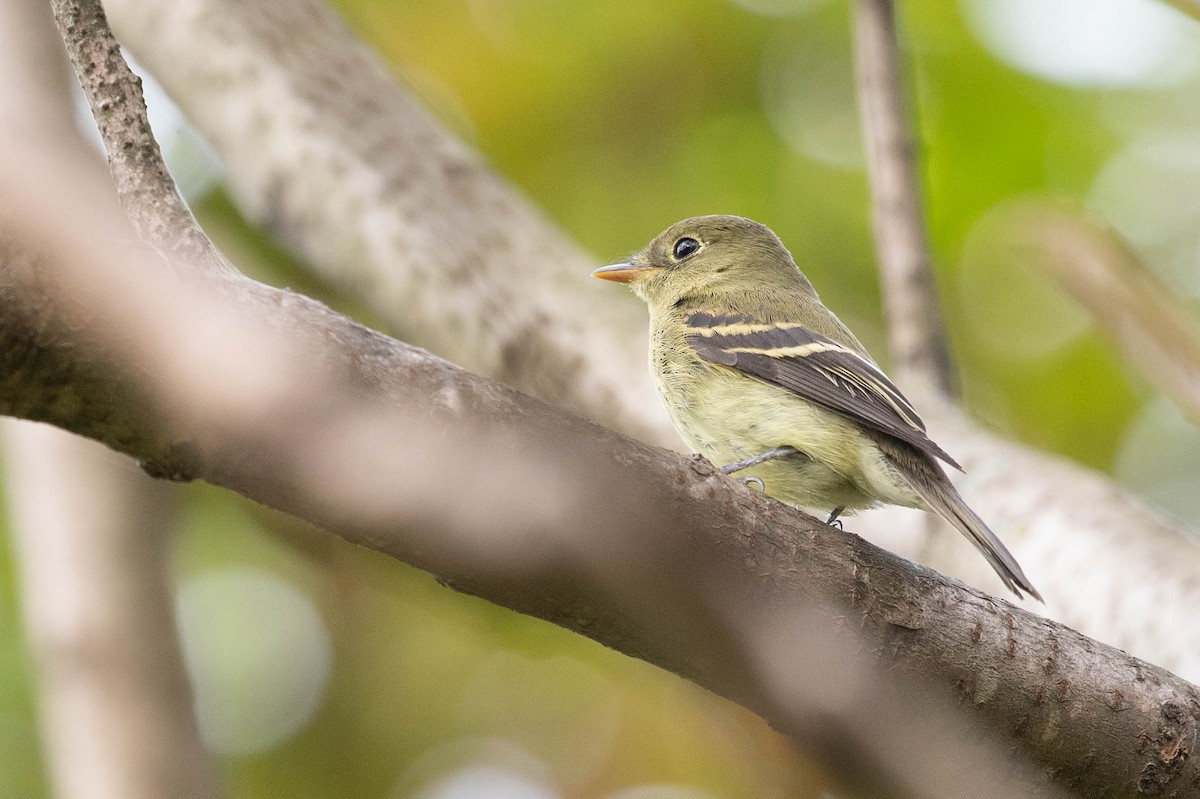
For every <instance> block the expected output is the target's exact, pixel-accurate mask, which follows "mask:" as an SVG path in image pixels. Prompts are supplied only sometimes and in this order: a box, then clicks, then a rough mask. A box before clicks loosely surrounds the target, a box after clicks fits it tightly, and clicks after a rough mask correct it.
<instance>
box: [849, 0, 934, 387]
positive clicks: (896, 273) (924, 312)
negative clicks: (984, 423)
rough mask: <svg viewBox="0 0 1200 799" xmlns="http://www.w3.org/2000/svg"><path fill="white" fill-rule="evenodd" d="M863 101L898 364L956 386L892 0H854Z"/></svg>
mask: <svg viewBox="0 0 1200 799" xmlns="http://www.w3.org/2000/svg"><path fill="white" fill-rule="evenodd" d="M854 7H855V13H854V30H855V36H854V40H855V50H856V56H857V58H856V61H857V79H858V102H859V109H860V115H861V117H862V125H863V135H864V137H865V139H866V142H865V143H866V149H867V170H868V174H869V175H870V178H871V219H872V223H873V226H874V230H875V249H876V253H877V255H878V258H879V270H880V278H881V280H882V282H883V297H884V306H885V308H886V311H887V323H888V340H889V342H890V344H891V352H892V368H893V369H894V371H895V373H896V375H897V377H898V378H899V379H900V380H901V381H907V380H913V379H919V380H923V381H926V382H929V383H931V384H932V385H933V386H934V387H935V388H936V389H938V390H939V391H941V392H942V393H943V394H946V395H947V396H953V395H954V394H956V393H957V391H956V387H955V381H954V374H953V368H952V366H951V362H950V355H949V350H948V348H947V345H946V330H945V325H944V323H943V321H942V313H941V309H940V306H939V304H938V297H937V288H936V286H935V285H934V280H933V270H932V257H931V255H930V251H929V242H928V240H927V235H926V231H925V220H924V215H923V212H922V204H921V190H920V187H919V182H918V180H917V168H916V156H915V153H914V146H913V141H912V134H911V132H910V129H909V124H908V120H907V114H906V113H905V101H904V92H903V89H902V86H901V80H900V56H899V53H898V46H897V42H896V20H895V13H894V9H893V1H892V0H855V4H854Z"/></svg>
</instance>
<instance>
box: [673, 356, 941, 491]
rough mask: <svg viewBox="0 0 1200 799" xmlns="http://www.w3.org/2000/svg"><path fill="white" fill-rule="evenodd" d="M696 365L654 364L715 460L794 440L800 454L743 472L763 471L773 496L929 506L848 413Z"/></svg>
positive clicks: (679, 421)
mask: <svg viewBox="0 0 1200 799" xmlns="http://www.w3.org/2000/svg"><path fill="white" fill-rule="evenodd" d="M676 365H677V367H678V364H676ZM690 367H691V368H683V369H680V368H674V369H672V368H669V367H665V366H664V361H663V360H662V359H655V361H654V362H653V363H652V368H651V370H652V372H653V374H654V377H655V380H656V382H657V384H658V388H659V392H660V393H661V394H662V396H663V401H664V403H665V404H666V406H667V411H668V413H669V414H670V416H671V419H672V421H673V422H674V424H675V427H676V429H678V430H679V433H680V435H681V436H682V437H683V439H684V440H685V441H686V442H687V443H688V445H689V446H691V447H692V448H693V449H695V450H696V451H698V452H700V453H701V454H703V455H704V456H705V457H707V458H708V459H709V460H711V461H712V462H713V463H714V464H716V465H718V466H725V465H727V464H730V463H734V462H736V461H740V460H743V459H745V458H749V457H752V456H754V455H758V454H760V453H763V452H766V451H768V450H771V449H774V448H776V447H780V446H785V445H786V446H791V447H794V448H796V449H797V450H799V451H800V452H799V454H796V455H792V456H788V457H785V458H781V459H778V460H772V461H767V462H765V463H762V464H759V465H757V466H753V467H750V468H748V469H745V470H743V471H740V472H738V473H737V476H739V477H758V478H759V479H761V480H762V481H763V484H764V486H765V490H766V493H767V494H768V495H769V496H772V497H775V498H776V499H779V500H781V501H783V502H786V503H788V504H790V505H798V506H801V507H806V508H812V509H815V510H822V511H829V510H832V509H833V508H838V507H844V508H846V509H847V510H848V511H852V510H856V509H862V508H868V507H871V506H873V505H876V504H879V503H881V502H883V503H887V504H893V505H907V506H910V507H922V506H923V503H922V502H921V500H920V499H919V498H918V497H917V496H916V494H915V493H914V492H913V491H912V490H911V489H910V488H909V487H908V484H907V483H906V482H905V481H904V479H903V478H902V477H901V476H900V475H899V474H898V473H897V472H896V471H895V469H894V468H893V467H892V466H891V465H890V464H888V463H887V462H886V460H885V459H884V457H883V455H882V453H881V452H880V451H879V448H878V447H877V446H876V445H875V443H874V442H873V441H872V440H871V439H870V438H868V437H866V436H864V435H863V434H862V433H861V432H860V429H859V427H858V426H857V425H856V424H855V423H853V422H851V421H850V420H848V419H846V418H845V417H843V416H841V415H839V414H836V413H833V412H832V411H829V410H826V409H824V408H822V407H820V406H818V405H815V404H813V403H811V402H809V401H807V400H805V399H804V398H802V397H799V396H797V395H796V394H794V393H792V392H790V391H787V390H786V389H782V388H779V387H777V386H773V385H771V384H769V383H765V382H762V381H759V380H756V379H754V378H751V377H748V376H746V375H744V374H742V373H740V372H736V371H734V370H733V369H730V368H727V367H724V366H717V365H711V364H707V363H704V362H702V361H699V360H698V359H697V360H695V361H692V362H691V363H690ZM718 431H719V432H718Z"/></svg>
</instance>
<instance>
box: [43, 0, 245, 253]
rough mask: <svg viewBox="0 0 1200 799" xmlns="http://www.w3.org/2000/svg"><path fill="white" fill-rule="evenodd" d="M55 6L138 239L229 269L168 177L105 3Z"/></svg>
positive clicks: (62, 0)
mask: <svg viewBox="0 0 1200 799" xmlns="http://www.w3.org/2000/svg"><path fill="white" fill-rule="evenodd" d="M50 5H51V8H52V9H53V11H54V19H55V21H56V22H57V23H58V29H59V33H60V35H61V36H62V40H63V43H64V44H65V45H66V48H67V55H68V56H69V57H70V59H71V64H72V66H74V67H75V73H76V75H77V76H78V78H79V83H80V85H81V86H82V87H83V93H84V95H85V96H86V97H87V100H88V105H89V106H90V107H91V109H92V117H93V118H94V119H95V120H96V125H97V127H98V128H99V130H100V138H101V140H102V141H103V142H104V149H105V151H106V152H107V153H108V164H109V169H110V171H111V172H112V176H113V181H114V182H115V183H116V186H117V194H118V196H119V197H120V198H121V205H122V206H123V207H124V208H125V213H126V214H128V215H129V219H130V221H132V222H133V225H134V227H135V228H136V229H137V232H138V236H139V237H140V238H141V239H142V240H143V241H145V242H147V243H149V244H151V245H153V246H154V247H156V248H157V249H159V250H162V251H164V252H168V253H175V254H177V255H178V256H179V257H180V258H182V259H183V260H186V261H190V262H192V263H194V264H196V265H197V266H202V265H203V266H211V267H215V268H229V267H228V264H227V262H226V261H225V259H224V257H223V256H222V255H221V254H220V253H219V252H218V251H217V249H216V248H215V247H213V245H212V242H211V241H209V239H208V237H207V236H205V235H204V232H203V231H202V230H201V229H200V226H199V224H198V223H197V222H196V218H195V217H194V216H193V215H192V212H191V209H189V208H188V207H187V204H186V203H185V202H184V201H183V198H182V197H181V196H180V194H179V191H178V190H177V189H176V187H175V182H174V181H173V180H172V178H171V175H170V173H169V172H168V171H167V165H166V162H165V161H163V157H162V153H161V152H160V150H159V147H158V141H157V140H155V138H154V133H153V131H151V129H150V119H149V117H148V116H147V115H146V101H145V98H144V97H143V95H142V81H141V79H140V78H139V77H138V76H137V75H134V74H133V71H132V70H130V69H129V65H128V64H127V63H126V62H125V58H124V56H122V54H121V45H119V44H118V43H117V40H116V38H115V37H114V36H113V34H112V30H111V29H110V28H109V27H108V21H107V19H106V17H105V15H104V8H103V6H101V5H100V2H99V0H52V2H51V4H50Z"/></svg>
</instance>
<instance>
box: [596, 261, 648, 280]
mask: <svg viewBox="0 0 1200 799" xmlns="http://www.w3.org/2000/svg"><path fill="white" fill-rule="evenodd" d="M652 268H653V267H649V266H638V265H637V264H632V263H631V264H612V265H611V266H602V267H600V268H599V269H597V270H596V271H595V272H592V277H598V278H600V279H601V280H612V281H614V282H616V283H632V282H633V281H635V280H637V279H638V278H639V277H640V276H641V275H642V274H643V273H645V272H647V271H649V270H650V269H652Z"/></svg>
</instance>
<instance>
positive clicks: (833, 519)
mask: <svg viewBox="0 0 1200 799" xmlns="http://www.w3.org/2000/svg"><path fill="white" fill-rule="evenodd" d="M845 509H846V508H845V506H842V507H840V508H834V509H833V512H832V513H830V514H829V518H828V519H826V520H825V523H826V524H828V525H829V526H830V527H836V528H837V529H839V530H845V529H846V528H845V527H843V526H842V520H841V519H839V518H838V516H840V515H841V514H842V511H844V510H845Z"/></svg>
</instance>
